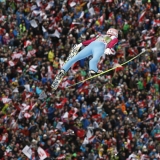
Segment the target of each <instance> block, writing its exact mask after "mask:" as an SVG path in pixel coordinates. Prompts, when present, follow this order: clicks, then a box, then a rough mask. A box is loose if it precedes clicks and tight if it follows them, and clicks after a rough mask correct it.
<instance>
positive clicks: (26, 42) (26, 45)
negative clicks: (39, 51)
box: [24, 40, 32, 48]
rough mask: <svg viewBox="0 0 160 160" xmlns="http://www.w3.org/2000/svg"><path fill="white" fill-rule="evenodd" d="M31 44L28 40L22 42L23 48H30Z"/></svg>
mask: <svg viewBox="0 0 160 160" xmlns="http://www.w3.org/2000/svg"><path fill="white" fill-rule="evenodd" d="M31 44H32V42H31V41H29V40H27V41H25V42H24V48H26V47H28V46H30V45H31Z"/></svg>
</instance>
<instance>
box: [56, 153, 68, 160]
mask: <svg viewBox="0 0 160 160" xmlns="http://www.w3.org/2000/svg"><path fill="white" fill-rule="evenodd" d="M65 158H66V156H65V155H64V154H63V155H59V156H58V157H57V158H56V159H57V160H61V159H65Z"/></svg>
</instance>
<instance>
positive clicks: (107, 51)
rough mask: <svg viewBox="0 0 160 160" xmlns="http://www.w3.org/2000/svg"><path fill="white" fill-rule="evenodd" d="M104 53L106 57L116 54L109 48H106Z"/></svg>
mask: <svg viewBox="0 0 160 160" xmlns="http://www.w3.org/2000/svg"><path fill="white" fill-rule="evenodd" d="M104 53H105V54H106V55H115V54H116V52H115V50H114V49H112V48H111V49H110V48H107V49H106V50H105V51H104Z"/></svg>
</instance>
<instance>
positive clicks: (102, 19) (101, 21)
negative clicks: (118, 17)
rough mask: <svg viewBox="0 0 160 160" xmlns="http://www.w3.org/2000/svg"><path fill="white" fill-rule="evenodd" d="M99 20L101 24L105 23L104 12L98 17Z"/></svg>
mask: <svg viewBox="0 0 160 160" xmlns="http://www.w3.org/2000/svg"><path fill="white" fill-rule="evenodd" d="M98 22H99V24H100V26H101V25H102V24H103V22H104V14H103V15H102V16H101V17H100V18H99V19H98Z"/></svg>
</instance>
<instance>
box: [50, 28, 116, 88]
mask: <svg viewBox="0 0 160 160" xmlns="http://www.w3.org/2000/svg"><path fill="white" fill-rule="evenodd" d="M117 43H118V30H116V29H114V28H110V29H109V30H108V31H107V33H106V35H99V36H98V38H97V37H96V38H93V39H90V40H87V41H84V42H82V43H80V44H78V45H76V46H75V49H76V47H77V48H78V49H77V51H78V50H79V48H81V47H82V46H86V47H85V48H84V49H82V50H81V51H80V52H79V53H77V54H76V55H75V56H73V57H72V58H71V59H69V60H68V61H67V62H66V63H65V64H64V65H63V67H62V68H61V70H60V72H59V73H58V74H57V76H56V80H55V81H54V83H53V84H52V88H53V89H56V88H57V87H58V84H59V83H60V81H61V79H62V78H63V76H64V75H65V73H66V72H67V71H68V70H69V69H70V68H71V67H72V65H74V64H75V63H76V62H77V61H79V60H82V59H84V58H87V57H89V56H92V59H91V60H90V61H89V74H90V75H95V74H98V73H99V70H98V68H97V65H98V62H99V60H100V58H101V57H102V55H103V54H107V55H114V54H115V51H114V49H113V47H114V46H115V45H116V44H117ZM55 86H56V87H55Z"/></svg>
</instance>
